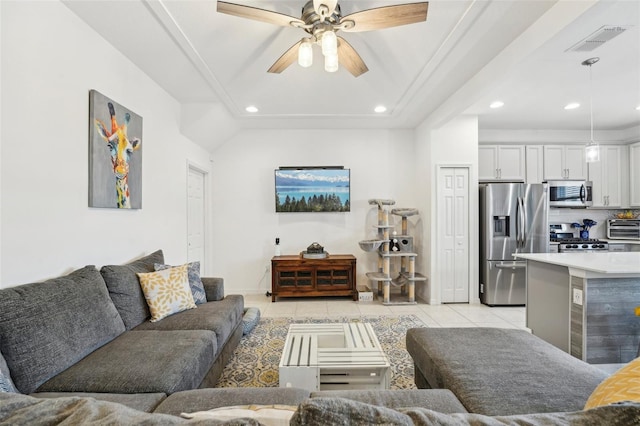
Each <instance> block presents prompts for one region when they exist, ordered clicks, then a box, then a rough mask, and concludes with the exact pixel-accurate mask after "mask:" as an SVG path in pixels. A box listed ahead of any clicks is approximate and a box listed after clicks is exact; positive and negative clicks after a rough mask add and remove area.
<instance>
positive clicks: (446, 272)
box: [436, 167, 470, 303]
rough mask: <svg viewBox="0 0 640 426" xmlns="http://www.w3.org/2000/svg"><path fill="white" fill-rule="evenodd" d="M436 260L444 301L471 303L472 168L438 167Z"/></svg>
mask: <svg viewBox="0 0 640 426" xmlns="http://www.w3.org/2000/svg"><path fill="white" fill-rule="evenodd" d="M436 220H437V224H438V226H437V229H438V239H437V242H436V250H437V259H438V262H437V264H438V266H439V269H440V273H439V274H438V275H439V277H440V291H441V300H442V303H465V302H469V268H470V259H469V169H468V168H466V167H441V168H439V169H438V217H437V219H436Z"/></svg>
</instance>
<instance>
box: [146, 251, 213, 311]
mask: <svg viewBox="0 0 640 426" xmlns="http://www.w3.org/2000/svg"><path fill="white" fill-rule="evenodd" d="M153 267H154V269H155V270H156V271H162V270H164V269H169V268H173V266H171V265H163V264H160V263H156V264H155V265H153ZM187 274H188V277H189V288H190V289H191V294H193V301H194V302H196V305H199V304H201V303H206V301H207V295H206V294H205V292H204V285H203V284H202V279H201V278H200V262H198V261H196V262H191V263H187Z"/></svg>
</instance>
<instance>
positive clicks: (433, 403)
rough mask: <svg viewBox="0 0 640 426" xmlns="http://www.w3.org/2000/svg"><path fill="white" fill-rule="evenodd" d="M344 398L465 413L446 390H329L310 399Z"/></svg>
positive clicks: (462, 407) (391, 405)
mask: <svg viewBox="0 0 640 426" xmlns="http://www.w3.org/2000/svg"><path fill="white" fill-rule="evenodd" d="M329 397H331V398H346V399H352V400H354V401H359V402H364V403H366V404H373V405H381V406H383V407H388V408H401V407H424V408H430V409H432V410H436V411H440V412H441V413H466V412H467V410H466V409H465V408H464V406H463V405H462V404H461V403H460V401H458V398H456V396H455V395H454V394H453V393H451V391H450V390H448V389H398V390H329V391H315V392H311V398H329Z"/></svg>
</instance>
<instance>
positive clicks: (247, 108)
mask: <svg viewBox="0 0 640 426" xmlns="http://www.w3.org/2000/svg"><path fill="white" fill-rule="evenodd" d="M245 111H247V112H258V107H255V106H253V105H249V106H248V107H246V108H245Z"/></svg>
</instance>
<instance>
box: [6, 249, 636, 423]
mask: <svg viewBox="0 0 640 426" xmlns="http://www.w3.org/2000/svg"><path fill="white" fill-rule="evenodd" d="M156 263H164V259H163V255H162V252H161V251H157V252H155V253H152V254H150V255H148V256H145V257H143V258H141V259H139V260H137V261H135V262H132V263H129V264H127V265H110V266H104V267H102V268H101V270H100V271H98V270H97V269H96V268H95V267H93V266H87V267H85V268H82V269H79V270H77V271H74V272H72V273H70V274H69V275H66V276H64V277H59V278H55V279H52V280H48V281H45V282H42V283H33V284H27V285H22V286H17V287H10V288H5V289H1V290H0V425H4V424H11V425H39V424H42V425H45V424H46V425H51V424H59V423H64V424H72V425H73V424H88V423H92V424H115V425H130V424H149V425H150V424H153V425H155V424H160V425H173V424H226V422H225V421H222V420H214V419H206V420H188V419H186V418H183V417H181V413H194V412H201V411H205V410H211V409H216V408H219V407H229V406H245V405H246V406H249V405H251V406H256V405H274V404H275V405H278V406H288V407H290V408H291V413H292V414H293V417H292V418H291V424H293V425H314V424H322V425H332V424H336V425H338V424H340V425H344V424H348V425H369V424H392V425H396V424H397V425H405V424H406V425H409V424H419V425H441V424H447V425H458V424H474V425H498V424H500V425H502V424H531V425H536V424H545V425H555V424H584V425H590V424H593V425H601V424H620V425H623V424H624V425H630V424H640V405H638V404H623V405H619V406H615V407H614V406H609V407H601V408H596V409H593V410H588V411H582V405H583V404H584V400H585V398H586V396H588V393H590V392H591V391H592V390H593V388H594V387H595V386H596V385H597V384H598V382H599V380H601V379H602V378H603V377H604V375H603V374H600V373H598V372H595V371H593V370H592V369H591V367H589V366H588V365H587V364H584V363H581V362H580V361H577V360H575V362H574V361H573V360H567V359H566V357H569V358H571V357H570V356H568V355H567V354H564V353H562V354H563V355H560V354H558V353H557V352H556V351H554V350H551V349H549V348H546V347H543V349H542V350H541V349H539V345H538V342H537V341H536V340H535V339H534V340H526V339H527V338H526V337H524V338H521V336H520V335H519V334H516V335H510V333H509V332H508V333H506V334H504V335H500V336H498V335H493V336H489V334H484V333H492V332H491V331H481V333H480V334H477V335H473V334H469V333H468V331H466V329H443V331H441V332H437V331H435V330H438V329H413V330H410V331H409V333H408V335H407V348H408V350H409V352H410V353H411V355H412V357H413V359H414V362H415V366H416V384H417V385H418V386H419V387H427V388H441V389H411V390H389V391H381V390H350V391H348V390H346V391H319V392H310V391H307V390H303V389H294V388H284V389H283V388H214V386H215V384H216V381H217V380H218V377H219V376H220V373H221V371H222V369H223V367H224V365H225V364H226V362H227V360H228V359H229V357H230V356H231V354H232V353H233V350H234V349H235V347H236V346H237V344H238V342H239V340H240V337H241V335H242V314H243V308H244V306H243V298H242V297H241V296H238V295H226V296H225V295H224V288H223V281H222V279H220V278H203V279H202V281H203V284H204V287H205V292H206V296H207V302H206V303H204V304H200V305H198V306H197V308H196V309H191V310H187V311H183V312H180V313H177V314H174V315H171V316H169V317H166V318H164V319H162V320H160V321H158V322H153V323H152V322H150V321H148V318H149V310H148V307H147V304H146V301H145V299H144V295H143V294H142V291H141V289H140V285H139V283H138V280H137V276H136V273H137V272H150V271H153V270H154V264H156ZM474 330H478V329H474ZM434 331H435V332H434ZM531 337H533V336H531ZM487 339H490V340H487ZM523 339H524V340H523ZM510 340H511V343H509V341H510ZM483 342H484V343H483ZM487 342H489V343H488V345H487V344H486V343H487ZM476 344H477V345H479V346H473V345H476ZM483 344H484V345H485V346H488V347H489V348H492V349H494V348H496V347H502V348H503V349H502V350H501V351H500V356H502V357H505V356H506V358H503V359H507V360H508V363H507V364H505V367H508V368H505V369H503V370H501V369H500V360H499V359H498V358H496V359H494V360H493V361H492V362H489V361H488V360H487V359H486V357H485V356H486V355H489V353H488V350H486V349H487V348H486V347H485V346H482V345H483ZM527 345H528V347H527ZM469 347H472V348H474V349H471V350H469ZM509 350H512V351H515V352H514V354H512V355H509V354H507V352H508V351H509ZM523 351H524V352H530V355H529V356H528V357H523V358H520V356H521V354H522V352H523ZM557 351H559V350H557ZM559 352H562V351H559ZM537 357H542V358H540V359H538V360H537V361H536V358H537ZM519 362H520V363H521V364H522V363H527V364H529V363H531V362H534V364H531V365H529V366H527V368H524V369H519V368H518V363H519ZM535 362H537V363H535ZM565 364H566V365H565ZM541 365H542V366H546V368H541V367H540V366H541ZM558 366H563V368H562V369H559V370H557V371H556V370H555V369H556V368H557V367H558ZM521 367H522V366H521ZM565 367H566V368H565ZM536 368H541V369H540V371H539V375H536ZM521 370H522V371H523V372H524V373H525V375H524V376H523V377H522V379H519V380H515V378H516V377H517V375H518V374H519V373H518V372H519V371H521ZM554 371H556V374H557V377H556V378H555V380H550V379H551V378H550V375H553V372H554ZM3 377H4V378H9V379H10V383H9V384H10V385H11V386H12V387H14V389H7V383H6V382H4V383H3V380H2V378H3ZM511 379H514V380H513V383H510V381H511ZM568 379H570V380H568ZM565 380H568V381H567V382H566V383H565V387H562V384H563V382H564V381H565ZM496 384H497V385H496ZM576 384H578V386H579V389H578V391H576V392H574V393H573V394H571V395H570V397H567V398H565V399H566V401H565V403H564V404H562V403H560V404H558V401H554V400H556V399H562V398H564V397H565V395H563V392H564V391H565V390H569V389H571V388H573V387H575V385H576ZM525 385H528V388H526V389H519V390H518V389H517V388H518V387H526V386H525ZM559 385H560V388H559V389H560V390H559V391H557V390H550V389H551V388H552V387H555V386H559ZM3 390H4V391H5V392H3ZM7 390H9V391H12V392H6V391H7ZM574 391H575V389H574ZM511 393H513V395H516V396H517V398H516V399H514V398H511V399H509V396H510V395H509V394H511ZM513 395H511V396H513ZM503 398H504V399H503ZM519 398H526V399H527V401H525V402H522V403H518V402H519ZM567 401H568V402H567ZM520 402H521V401H520ZM560 410H563V412H560V413H551V412H550V411H560ZM294 411H295V413H294ZM492 415H498V417H491V416H492ZM500 416H501V417H500ZM230 424H257V423H256V421H255V420H249V419H242V420H239V419H235V420H233V421H231V423H230Z"/></svg>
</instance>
